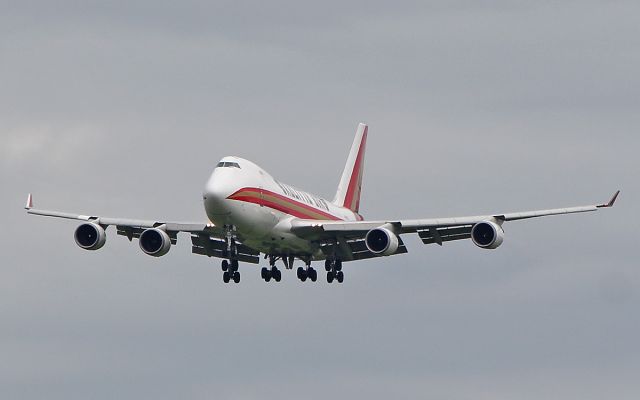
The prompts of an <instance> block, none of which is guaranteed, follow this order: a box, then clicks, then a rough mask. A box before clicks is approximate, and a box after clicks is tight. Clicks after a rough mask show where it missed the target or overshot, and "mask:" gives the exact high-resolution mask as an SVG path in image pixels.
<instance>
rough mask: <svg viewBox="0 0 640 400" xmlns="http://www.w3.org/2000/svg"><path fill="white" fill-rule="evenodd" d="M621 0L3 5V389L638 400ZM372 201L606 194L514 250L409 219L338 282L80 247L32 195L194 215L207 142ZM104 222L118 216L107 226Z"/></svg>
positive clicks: (396, 211)
mask: <svg viewBox="0 0 640 400" xmlns="http://www.w3.org/2000/svg"><path fill="white" fill-rule="evenodd" d="M638 11H639V7H638V5H637V4H636V3H635V2H609V3H602V2H597V1H588V2H571V1H568V2H537V3H536V4H530V3H526V4H525V3H523V2H500V1H496V2H482V4H480V3H479V2H468V1H456V2H435V1H434V2H400V3H397V4H396V3H394V4H393V5H392V4H391V3H386V2H348V3H344V2H323V3H313V4H310V3H301V2H285V1H282V2H245V3H238V2H214V3H212V2H198V1H187V2H180V3H174V2H146V1H137V2H127V3H104V2H83V4H81V5H79V4H77V3H76V2H68V1H60V2H55V3H52V2H20V3H16V4H13V5H10V6H7V7H6V8H5V9H3V12H2V13H0V14H1V15H0V32H1V33H2V34H1V35H0V59H1V62H0V137H1V139H2V149H1V150H0V157H2V159H1V160H0V167H1V171H0V179H1V182H0V183H1V185H2V188H3V190H2V196H0V205H1V206H2V208H3V210H5V213H4V217H5V218H4V221H3V222H4V224H3V229H2V230H0V243H2V250H3V254H4V257H3V262H2V263H1V265H0V277H1V279H0V321H2V324H1V326H2V329H1V330H0V352H1V353H2V354H3V355H4V356H3V360H4V362H3V363H2V365H1V366H0V386H2V388H3V393H4V394H5V396H8V397H12V398H42V397H45V396H46V397H47V398H53V399H56V398H64V399H69V398H87V397H90V398H114V397H124V398H130V397H143V398H146V397H154V398H176V397H186V398H193V399H200V398H211V397H219V398H300V397H302V398H326V397H329V396H333V397H338V396H340V397H346V396H351V397H365V396H366V397H370V398H388V397H391V396H394V397H418V396H424V395H427V396H429V395H431V396H430V397H440V398H456V399H460V398H463V399H466V398H469V399H471V398H473V399H477V398H491V399H495V398H513V397H518V398H534V397H535V398H540V397H545V398H551V399H554V398H558V399H559V398H567V397H578V396H579V397H581V398H587V399H588V398H594V399H595V398H602V397H605V396H608V397H612V396H615V397H616V398H621V399H625V398H628V399H631V398H635V397H637V392H638V390H639V389H640V387H639V386H638V383H637V379H636V377H635V375H636V371H637V370H638V368H639V367H640V365H639V362H640V352H639V350H638V347H637V344H636V338H637V337H638V333H639V331H640V322H639V320H638V318H637V317H636V314H637V308H638V303H639V301H640V297H639V295H638V293H639V289H640V275H639V272H638V269H637V267H636V264H637V263H636V262H635V259H636V258H637V257H636V255H635V252H634V250H635V247H636V246H637V232H638V230H639V228H640V223H639V222H638V218H637V214H638V205H637V204H638V202H637V201H636V199H637V198H638V195H639V193H638V185H637V176H638V172H639V164H638V161H637V156H636V152H637V151H636V149H637V148H638V145H639V142H638V139H637V134H636V131H637V126H638V124H639V123H640V120H639V117H638V115H640V114H638V112H637V110H638V106H639V105H640V104H639V100H640V91H639V85H640V79H639V78H638V76H637V72H636V71H638V69H639V67H640V59H639V57H638V51H637V44H638V43H637V42H638V39H637V38H638V37H640V35H639V34H640V32H639V29H638V24H637V21H636V19H637V18H636V16H637V15H638ZM361 120H364V121H366V122H368V123H369V124H370V137H369V143H368V152H367V155H366V161H365V164H366V166H365V168H366V173H365V180H364V189H363V196H364V197H363V202H362V205H363V214H364V215H365V217H368V218H384V217H419V216H424V217H428V216H451V215H460V214H476V213H480V212H495V211H512V210H517V209H532V208H537V207H554V206H562V205H574V204H579V203H583V202H585V203H589V202H594V201H604V200H606V197H607V196H608V195H610V193H611V192H613V191H614V190H615V189H617V188H621V189H623V193H622V195H621V197H620V200H619V204H618V205H617V206H616V208H614V209H613V210H607V211H606V212H601V213H597V214H595V215H580V216H568V217H565V218H550V219H545V220H541V221H527V222H522V223H514V224H511V225H507V226H506V229H507V232H506V233H507V237H506V241H505V244H504V246H503V247H501V248H500V249H499V250H497V251H494V252H484V251H481V250H478V249H476V248H474V246H473V245H472V244H470V243H454V244H450V245H447V246H444V247H443V248H439V247H428V246H423V245H422V244H421V243H420V241H419V240H417V239H416V238H408V239H407V242H408V246H409V250H410V253H409V254H408V255H406V256H400V257H396V258H387V259H380V260H373V261H371V262H363V263H354V264H352V265H349V266H348V267H347V274H346V280H345V284H344V285H343V286H342V287H336V286H334V285H331V286H328V285H326V284H317V285H310V284H304V285H303V284H300V283H299V282H297V281H296V280H295V279H294V278H295V277H294V276H293V275H291V274H286V275H285V276H284V277H283V282H282V283H281V284H280V285H279V286H274V285H266V284H264V282H261V281H260V279H259V273H258V270H257V269H255V268H252V267H250V266H243V267H241V268H242V274H243V281H242V284H241V285H238V286H234V287H228V286H225V285H223V284H222V282H221V279H220V271H219V266H218V264H217V262H213V261H212V260H208V259H204V258H203V257H196V256H192V255H191V254H190V250H189V245H188V242H189V240H188V237H186V236H185V237H181V238H180V240H179V243H178V246H176V247H175V248H173V249H172V250H171V252H170V253H169V254H168V255H167V256H166V257H163V258H160V259H151V258H150V257H146V256H144V255H143V254H142V253H141V252H140V251H139V249H138V248H137V244H136V243H132V244H130V243H128V241H127V240H126V239H123V238H121V237H116V235H114V232H108V233H109V234H110V235H109V238H108V241H107V246H106V247H105V248H104V249H102V250H101V251H99V252H96V253H87V252H83V251H81V250H79V249H78V248H77V247H76V246H75V244H74V243H73V239H72V232H73V229H74V227H75V225H74V224H73V223H69V222H65V221H53V220H49V219H37V218H35V217H27V216H25V215H24V213H23V210H22V206H23V203H24V200H25V197H26V193H28V192H33V193H34V194H35V201H36V204H37V205H39V206H42V207H50V208H58V209H67V210H70V211H78V212H86V213H90V212H91V213H100V214H104V215H122V216H130V217H140V218H157V217H160V218H167V219H176V220H197V219H200V218H203V217H204V213H203V210H202V206H201V201H200V194H201V190H202V188H203V185H204V182H205V180H206V179H207V177H208V174H209V173H210V171H211V169H212V166H213V165H214V164H215V163H216V162H217V160H218V159H220V158H221V157H222V156H224V155H227V154H237V155H240V156H244V157H247V158H249V159H252V160H254V161H256V162H257V163H259V164H260V165H262V166H263V167H264V168H265V169H267V170H268V171H270V172H271V173H273V174H274V175H275V176H277V177H278V178H279V179H282V180H283V181H285V182H290V183H292V184H294V185H296V186H300V187H302V188H304V189H306V190H310V191H313V192H317V193H319V194H323V195H325V196H329V197H330V196H331V195H332V194H333V191H334V190H335V186H336V184H337V181H338V178H339V174H340V172H341V169H342V164H343V162H344V158H345V157H346V154H347V151H348V148H349V145H350V143H351V139H352V134H353V131H354V129H355V127H356V125H357V123H358V122H359V121H361ZM110 229H111V228H110Z"/></svg>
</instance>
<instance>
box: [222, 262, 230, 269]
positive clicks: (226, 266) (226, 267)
mask: <svg viewBox="0 0 640 400" xmlns="http://www.w3.org/2000/svg"><path fill="white" fill-rule="evenodd" d="M228 269H229V261H227V260H222V271H226V270H228Z"/></svg>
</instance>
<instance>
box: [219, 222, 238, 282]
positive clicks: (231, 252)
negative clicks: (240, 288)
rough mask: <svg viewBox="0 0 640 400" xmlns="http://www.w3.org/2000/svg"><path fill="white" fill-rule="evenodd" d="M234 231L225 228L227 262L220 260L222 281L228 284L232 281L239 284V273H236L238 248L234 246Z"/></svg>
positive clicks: (230, 228)
mask: <svg viewBox="0 0 640 400" xmlns="http://www.w3.org/2000/svg"><path fill="white" fill-rule="evenodd" d="M233 231H234V229H233V228H232V227H228V228H227V240H226V242H227V251H226V255H227V257H229V259H228V260H222V271H223V272H222V281H223V282H224V283H229V282H230V281H233V282H235V283H240V272H239V271H238V266H239V265H238V248H237V246H236V240H235V238H234V237H233Z"/></svg>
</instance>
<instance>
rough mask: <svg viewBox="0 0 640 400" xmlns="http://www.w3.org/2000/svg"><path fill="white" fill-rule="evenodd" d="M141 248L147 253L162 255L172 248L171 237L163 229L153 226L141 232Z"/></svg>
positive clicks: (154, 255)
mask: <svg viewBox="0 0 640 400" xmlns="http://www.w3.org/2000/svg"><path fill="white" fill-rule="evenodd" d="M139 242H140V248H141V249H142V251H144V252H145V254H148V255H150V256H153V257H161V256H163V255H165V254H167V253H168V252H169V249H171V238H170V237H169V235H167V232H165V231H163V230H162V229H158V228H152V229H147V230H145V231H143V232H142V233H141V234H140V240H139Z"/></svg>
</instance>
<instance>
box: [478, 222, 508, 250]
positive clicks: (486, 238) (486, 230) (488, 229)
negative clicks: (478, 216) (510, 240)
mask: <svg viewBox="0 0 640 400" xmlns="http://www.w3.org/2000/svg"><path fill="white" fill-rule="evenodd" d="M471 240H472V241H473V244H475V245H476V246H478V247H481V248H483V249H495V248H497V247H498V246H500V245H501V244H502V242H503V241H504V230H502V227H501V226H500V225H498V224H496V223H495V222H492V221H482V222H478V223H477V224H475V225H474V226H473V228H471Z"/></svg>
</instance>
